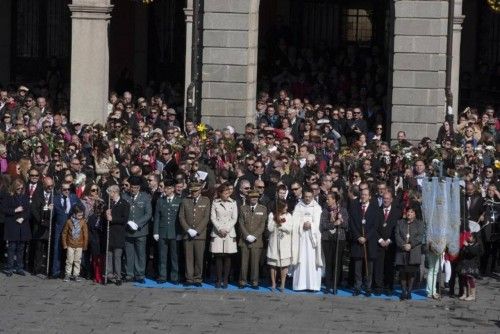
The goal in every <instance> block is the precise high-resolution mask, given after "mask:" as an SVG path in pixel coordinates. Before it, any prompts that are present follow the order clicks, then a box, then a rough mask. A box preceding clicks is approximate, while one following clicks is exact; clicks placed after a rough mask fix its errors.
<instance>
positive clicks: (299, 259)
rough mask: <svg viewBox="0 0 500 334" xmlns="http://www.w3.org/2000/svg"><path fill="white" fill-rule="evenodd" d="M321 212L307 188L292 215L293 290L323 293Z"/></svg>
mask: <svg viewBox="0 0 500 334" xmlns="http://www.w3.org/2000/svg"><path fill="white" fill-rule="evenodd" d="M321 211H322V209H321V206H320V205H319V204H318V202H316V201H315V200H314V195H313V192H312V190H311V189H308V188H304V190H303V192H302V199H301V200H300V202H299V203H298V204H297V205H296V206H295V210H294V211H293V215H292V221H293V232H292V268H293V290H312V291H319V290H321V274H322V270H323V260H322V258H321V232H320V230H319V224H320V218H321Z"/></svg>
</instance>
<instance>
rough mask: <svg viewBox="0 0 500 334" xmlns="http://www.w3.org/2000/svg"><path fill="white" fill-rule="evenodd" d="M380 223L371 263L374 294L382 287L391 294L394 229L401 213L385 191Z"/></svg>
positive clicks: (387, 293) (379, 292) (394, 249)
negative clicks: (375, 250) (374, 256)
mask: <svg viewBox="0 0 500 334" xmlns="http://www.w3.org/2000/svg"><path fill="white" fill-rule="evenodd" d="M381 209H382V214H383V220H382V221H381V223H382V224H380V225H378V226H377V233H378V240H377V254H376V259H375V261H374V263H373V274H374V281H375V291H374V292H375V295H377V296H378V295H380V294H381V293H382V290H383V289H384V293H385V294H386V295H387V296H391V295H392V293H393V289H394V256H395V254H396V248H395V245H396V242H395V240H394V229H395V228H396V223H397V222H398V220H399V219H401V217H402V215H403V213H402V212H401V210H400V209H399V208H398V207H397V206H396V205H395V204H394V202H393V197H392V193H391V192H390V191H386V192H385V193H384V194H383V195H382V208H381Z"/></svg>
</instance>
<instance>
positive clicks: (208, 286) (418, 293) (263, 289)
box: [134, 279, 427, 300]
mask: <svg viewBox="0 0 500 334" xmlns="http://www.w3.org/2000/svg"><path fill="white" fill-rule="evenodd" d="M134 286H135V287H139V288H153V289H154V288H156V289H185V290H211V291H238V292H253V293H267V294H269V293H276V294H281V293H283V294H287V295H308V296H318V297H326V296H334V295H332V294H324V293H323V292H322V291H318V292H311V291H293V290H291V289H289V288H287V289H285V291H284V292H278V291H276V292H272V291H271V289H270V288H269V286H266V285H261V286H259V289H258V290H254V289H252V288H251V287H250V286H247V287H245V288H243V289H239V288H238V286H236V285H231V284H229V285H228V287H227V289H216V288H215V285H214V284H213V283H203V284H202V286H201V287H194V286H189V287H184V286H183V285H182V284H179V285H174V284H171V283H169V282H167V283H163V284H158V283H156V281H153V280H150V279H146V283H144V284H140V283H134ZM400 295H401V290H399V289H395V290H394V295H392V296H390V297H389V296H386V295H380V296H375V295H373V294H372V296H371V297H366V296H364V295H363V294H361V295H359V296H357V297H353V296H352V290H348V289H338V291H337V295H336V296H338V297H353V298H374V299H386V300H399V296H400ZM426 299H427V298H426V294H425V290H424V289H421V290H415V291H413V293H412V300H426Z"/></svg>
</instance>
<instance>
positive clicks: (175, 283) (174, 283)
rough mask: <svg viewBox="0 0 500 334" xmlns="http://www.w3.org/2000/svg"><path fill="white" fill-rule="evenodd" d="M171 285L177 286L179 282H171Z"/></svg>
mask: <svg viewBox="0 0 500 334" xmlns="http://www.w3.org/2000/svg"><path fill="white" fill-rule="evenodd" d="M171 283H172V284H173V285H179V281H178V280H175V281H172V282H171Z"/></svg>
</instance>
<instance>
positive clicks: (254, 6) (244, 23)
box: [201, 0, 259, 131]
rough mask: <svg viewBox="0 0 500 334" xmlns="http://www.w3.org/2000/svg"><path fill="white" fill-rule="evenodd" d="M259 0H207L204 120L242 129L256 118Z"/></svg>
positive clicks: (221, 125) (203, 78) (212, 123)
mask: <svg viewBox="0 0 500 334" xmlns="http://www.w3.org/2000/svg"><path fill="white" fill-rule="evenodd" d="M258 29H259V0H205V14H204V33H203V74H202V81H203V85H202V103H201V104H202V107H201V113H202V121H203V122H206V123H208V124H210V125H212V126H213V127H215V128H223V127H225V126H227V125H232V126H233V127H235V128H236V130H240V131H241V130H243V128H244V126H245V123H247V122H254V121H255V120H254V117H255V116H254V115H255V100H256V94H257V92H256V90H257V47H258Z"/></svg>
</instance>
